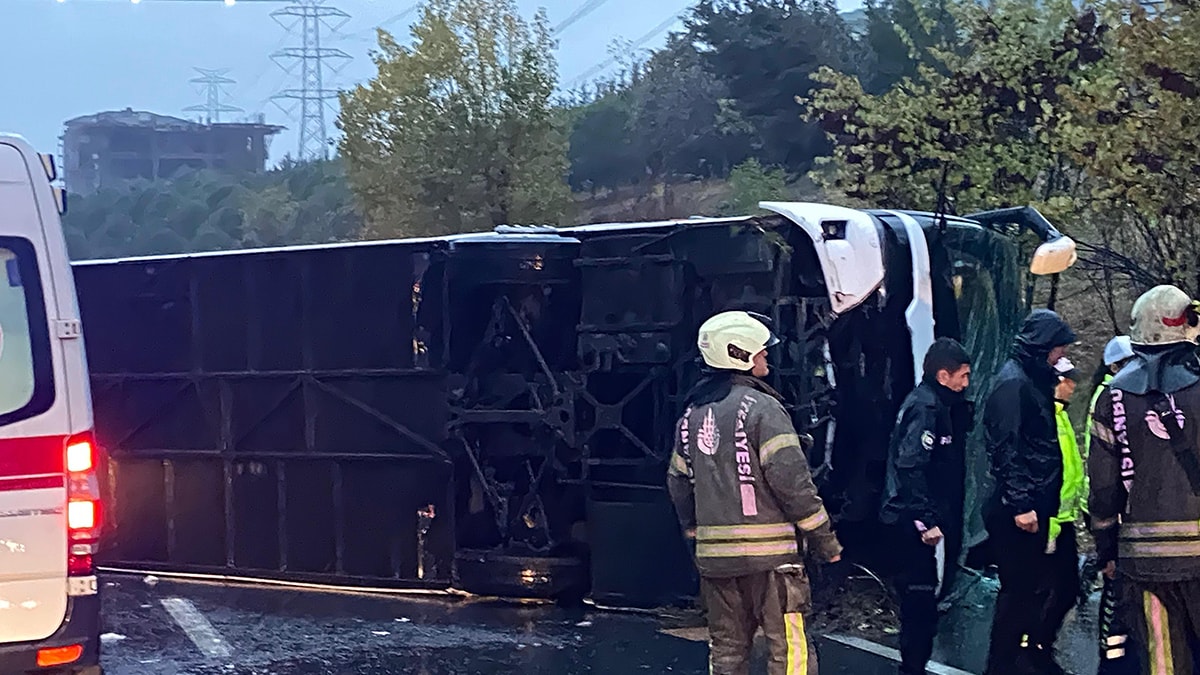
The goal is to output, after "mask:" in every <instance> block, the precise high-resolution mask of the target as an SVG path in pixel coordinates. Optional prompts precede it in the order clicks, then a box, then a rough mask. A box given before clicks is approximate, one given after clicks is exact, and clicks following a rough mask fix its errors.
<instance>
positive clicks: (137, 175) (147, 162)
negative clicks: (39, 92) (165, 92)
mask: <svg viewBox="0 0 1200 675" xmlns="http://www.w3.org/2000/svg"><path fill="white" fill-rule="evenodd" d="M282 130H283V127H280V126H274V125H270V124H266V123H264V122H263V118H262V116H261V115H260V116H259V118H258V120H257V121H255V122H248V123H216V124H203V123H200V122H191V121H188V120H184V119H179V118H177V117H168V116H166V115H157V114H154V113H150V112H141V111H134V110H133V109H130V108H126V109H125V110H120V111H114V112H103V113H98V114H96V115H87V116H84V117H77V118H75V119H73V120H69V121H68V122H67V123H66V131H65V133H64V134H63V137H62V143H63V151H62V154H63V176H64V180H65V181H66V187H67V191H68V192H71V193H75V194H89V193H92V192H95V191H96V190H99V189H100V188H102V187H111V186H114V185H117V184H119V183H121V182H124V181H128V180H135V179H158V178H171V177H172V176H174V175H176V174H177V173H179V172H180V171H184V170H189V169H217V170H223V171H231V172H249V173H256V172H260V171H263V170H265V169H266V165H267V156H268V149H269V146H270V139H271V137H272V136H274V135H275V134H277V133H279V132H280V131H282Z"/></svg>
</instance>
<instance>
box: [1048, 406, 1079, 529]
mask: <svg viewBox="0 0 1200 675" xmlns="http://www.w3.org/2000/svg"><path fill="white" fill-rule="evenodd" d="M1054 420H1055V422H1056V423H1057V425H1058V447H1059V449H1060V450H1061V451H1062V464H1063V480H1062V489H1061V490H1060V491H1059V493H1058V494H1059V499H1058V515H1056V516H1054V517H1053V518H1051V519H1050V541H1054V540H1055V539H1058V535H1059V533H1061V532H1062V526H1063V525H1070V524H1073V523H1074V522H1075V520H1076V519H1077V518H1079V510H1080V508H1081V506H1082V504H1083V496H1084V476H1085V473H1084V470H1083V457H1081V456H1080V454H1079V442H1078V441H1077V440H1076V438H1075V427H1073V426H1071V417H1070V415H1068V414H1067V406H1066V404H1064V403H1063V402H1062V401H1055V402H1054Z"/></svg>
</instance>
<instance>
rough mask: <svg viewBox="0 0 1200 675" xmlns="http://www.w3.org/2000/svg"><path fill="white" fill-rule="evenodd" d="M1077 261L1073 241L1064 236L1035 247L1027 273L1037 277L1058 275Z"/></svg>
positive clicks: (1077, 257)
mask: <svg viewBox="0 0 1200 675" xmlns="http://www.w3.org/2000/svg"><path fill="white" fill-rule="evenodd" d="M1077 260H1079V254H1078V253H1076V251H1075V241H1074V240H1073V239H1071V238H1070V237H1068V236H1065V235H1064V236H1061V237H1059V238H1057V239H1051V240H1050V241H1048V242H1046V243H1044V244H1042V245H1041V246H1038V247H1037V250H1036V251H1034V253H1033V260H1032V261H1031V262H1030V263H1029V271H1030V272H1032V273H1034V274H1036V275H1038V276H1046V275H1050V274H1058V273H1060V272H1065V271H1066V270H1067V268H1069V267H1070V266H1071V265H1074V264H1075V261H1077Z"/></svg>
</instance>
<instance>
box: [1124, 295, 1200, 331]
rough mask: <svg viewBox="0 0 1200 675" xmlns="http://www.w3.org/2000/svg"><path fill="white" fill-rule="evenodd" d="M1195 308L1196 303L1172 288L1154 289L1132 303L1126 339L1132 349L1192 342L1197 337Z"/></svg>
mask: <svg viewBox="0 0 1200 675" xmlns="http://www.w3.org/2000/svg"><path fill="white" fill-rule="evenodd" d="M1198 308H1200V305H1198V303H1197V302H1195V301H1194V300H1192V299H1191V298H1190V297H1188V294H1187V293H1184V292H1183V291H1182V290H1180V289H1178V288H1176V287H1175V286H1155V287H1154V288H1152V289H1150V290H1148V291H1146V292H1145V293H1144V294H1142V297H1140V298H1138V299H1137V302H1135V303H1133V312H1132V317H1131V318H1132V319H1133V327H1132V329H1131V330H1130V331H1129V338H1130V340H1131V341H1132V342H1133V344H1135V345H1169V344H1176V343H1180V342H1195V341H1196V338H1197V337H1198V336H1200V316H1197V314H1196V311H1197V309H1198Z"/></svg>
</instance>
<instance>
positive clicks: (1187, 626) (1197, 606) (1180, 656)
mask: <svg viewBox="0 0 1200 675" xmlns="http://www.w3.org/2000/svg"><path fill="white" fill-rule="evenodd" d="M1121 585H1122V589H1121V590H1122V600H1123V601H1124V602H1123V604H1124V610H1125V611H1126V616H1127V617H1128V620H1129V624H1130V626H1131V627H1132V628H1133V639H1134V640H1135V641H1136V643H1137V645H1138V647H1139V649H1138V652H1140V653H1139V654H1138V656H1140V657H1141V662H1142V663H1141V669H1140V671H1141V672H1142V673H1144V674H1145V675H1188V674H1190V673H1193V672H1196V671H1195V670H1194V668H1195V665H1194V664H1195V661H1194V660H1193V658H1194V656H1195V655H1194V654H1193V648H1194V647H1195V646H1196V645H1197V644H1200V579H1190V580H1187V581H1173V582H1149V581H1138V580H1136V579H1130V578H1129V577H1125V578H1123V579H1121Z"/></svg>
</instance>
